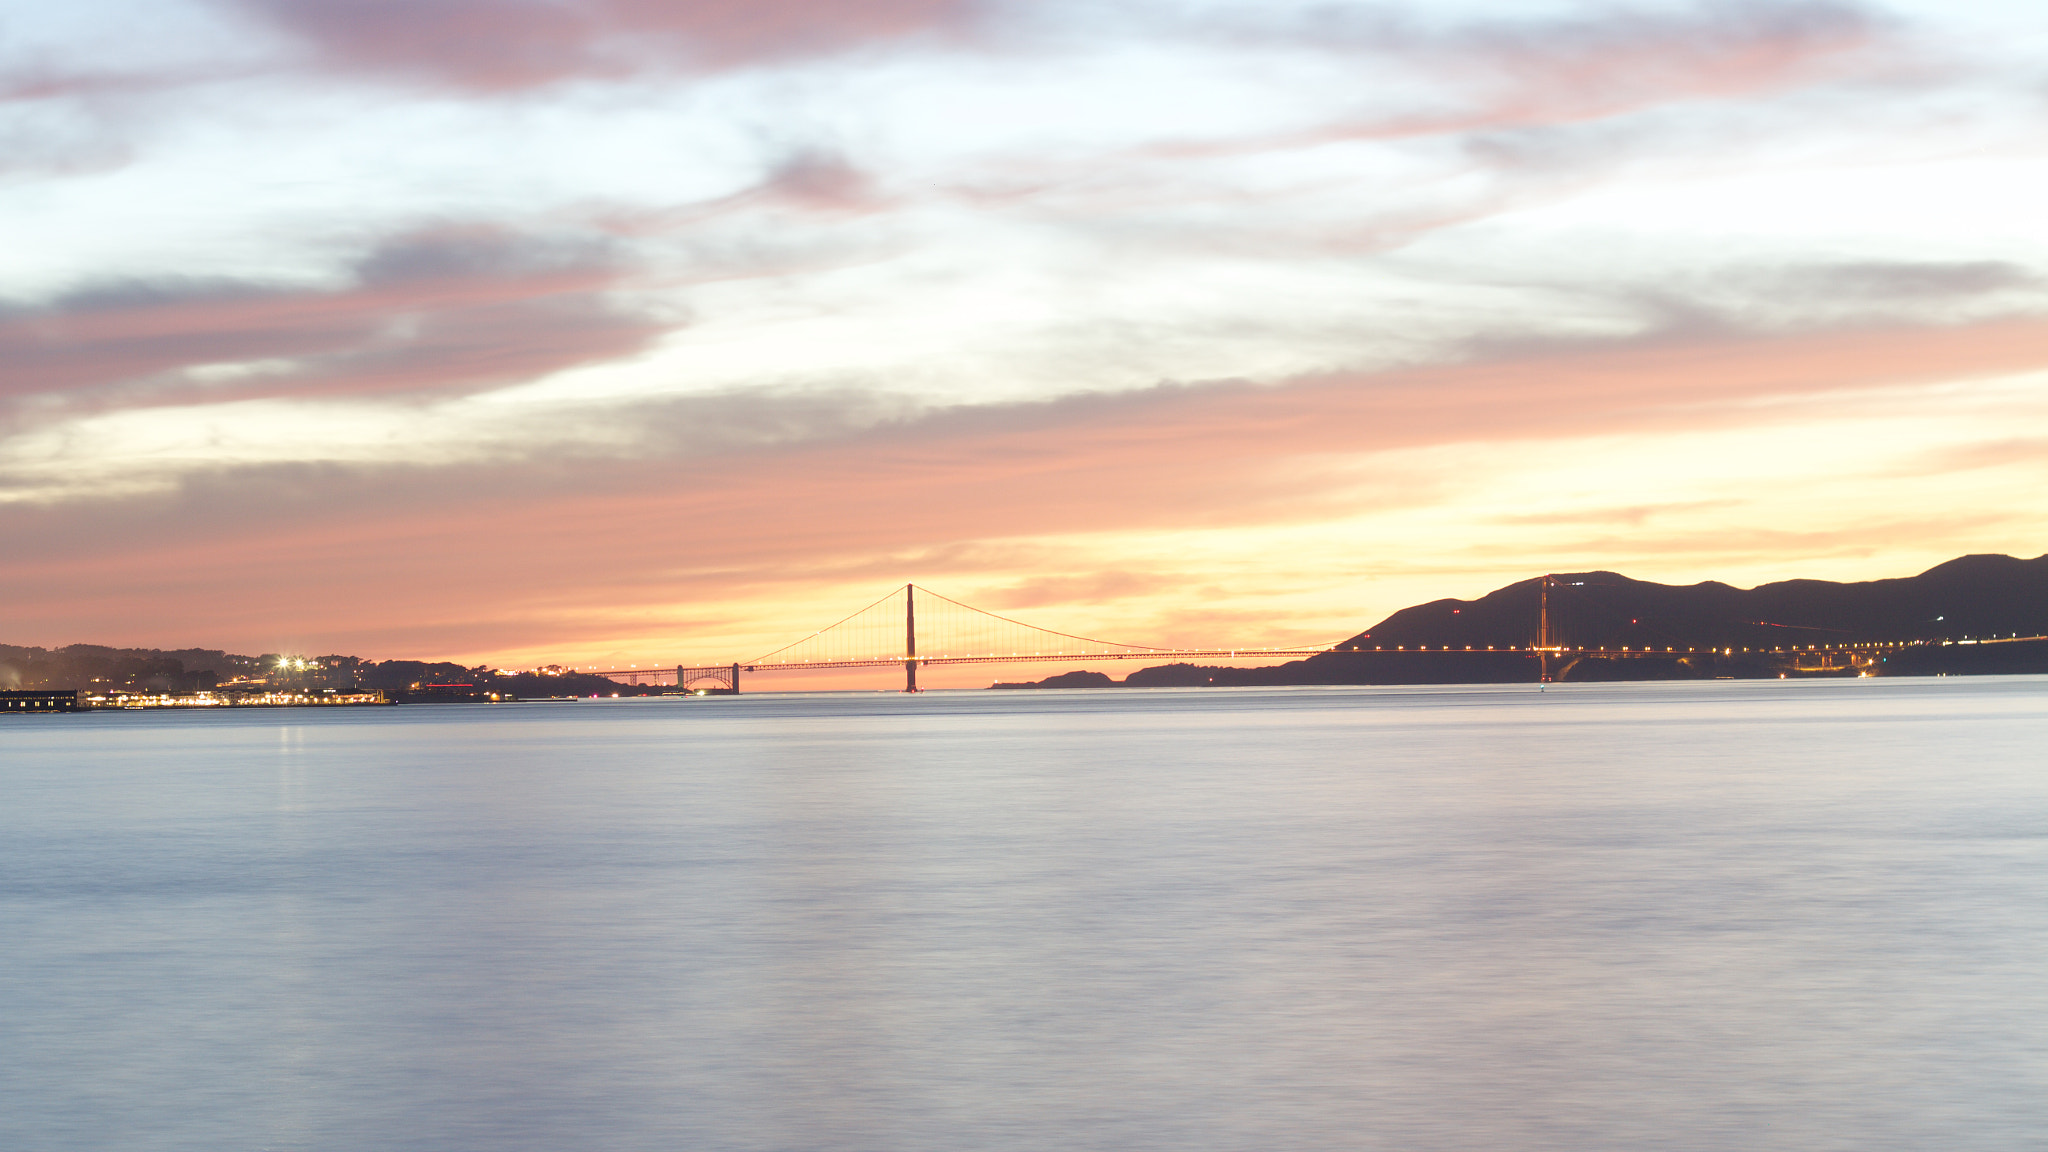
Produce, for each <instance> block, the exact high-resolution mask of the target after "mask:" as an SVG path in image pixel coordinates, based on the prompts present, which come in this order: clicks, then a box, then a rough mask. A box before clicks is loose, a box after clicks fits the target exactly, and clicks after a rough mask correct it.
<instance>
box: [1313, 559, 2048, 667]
mask: <svg viewBox="0 0 2048 1152" xmlns="http://www.w3.org/2000/svg"><path fill="white" fill-rule="evenodd" d="M1554 579H1555V582H1554V584H1553V586H1552V588H1551V590H1550V613H1551V636H1552V640H1553V642H1554V643H1557V644H1564V645H1570V646H1574V647H1585V648H1609V647H1616V648H1618V647H1622V646H1629V647H1638V648H1640V647H1649V646H1664V645H1670V646H1673V647H1727V646H1733V647H1738V648H1740V647H1770V646H1775V645H1783V644H1812V643H1854V642H1858V641H1898V640H1939V639H1965V638H1974V637H1988V636H1994V635H1997V636H2006V635H2013V634H2019V635H2027V636H2036V635H2043V634H2048V555H2044V556H2039V557H2036V558H2034V559H2032V560H2018V559H2014V558H2013V557H2011V556H1963V557H1959V558H1957V559H1954V560H1950V561H1947V562H1946V563H1943V564H1939V565H1936V566H1935V567H1933V568H1930V569H1928V570H1927V571H1925V572H1923V573H1921V574H1920V575H1918V576H1906V577H1900V578H1895V579H1888V580H1869V581H1863V582H1859V583H1846V584H1845V583H1837V582H1835V581H1831V580H1781V581H1778V582H1776V583H1771V584H1763V585H1759V586H1758V587H1756V588H1752V589H1748V590H1743V589H1740V588H1733V587H1730V586H1729V585H1726V584H1722V583H1720V582H1718V581H1706V582H1704V583H1700V584H1692V585H1670V584H1654V583H1651V582H1649V581H1647V580H1632V579H1630V578H1629V577H1627V576H1623V575H1621V574H1620V573H1618V572H1572V573H1559V574H1557V575H1556V577H1555V578H1554ZM1541 585H1542V580H1541V579H1540V578H1538V579H1533V580H1523V581H1519V582H1517V583H1514V584H1510V585H1508V586H1507V587H1505V588H1501V589H1497V590H1495V591H1493V592H1489V593H1487V594H1486V595H1485V596H1482V597H1480V598H1479V599H1477V600H1435V601H1431V602H1430V603H1428V604H1418V605H1416V606H1415V607H1412V608H1403V609H1401V610H1400V611H1399V612H1396V613H1394V614H1393V615H1391V616H1389V617H1387V618H1386V619H1385V620H1382V621H1380V622H1379V623H1378V624H1375V625H1373V626H1372V627H1371V628H1368V629H1366V630H1365V631H1364V632H1361V633H1359V634H1358V635H1356V636H1353V637H1351V638H1350V639H1348V640H1346V641H1345V642H1344V643H1343V644H1342V645H1340V647H1347V648H1365V649H1370V648H1373V647H1376V646H1377V647H1393V646H1396V645H1410V646H1412V645H1419V644H1427V645H1430V646H1433V647H1434V646H1441V645H1451V646H1454V647H1462V646H1463V645H1467V644H1470V645H1473V646H1474V647H1479V648H1484V647H1486V646H1488V645H1493V646H1497V647H1514V646H1527V645H1530V644H1533V643H1535V642H1536V639H1537V619H1538V613H1539V601H1540V599H1541V596H1542V589H1541Z"/></svg>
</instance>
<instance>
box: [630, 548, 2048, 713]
mask: <svg viewBox="0 0 2048 1152" xmlns="http://www.w3.org/2000/svg"><path fill="white" fill-rule="evenodd" d="M1540 583H1541V596H1540V600H1539V607H1538V616H1537V619H1536V620H1535V621H1533V623H1534V624H1535V625H1536V628H1535V635H1534V636H1533V637H1532V638H1531V642H1530V643H1527V644H1522V645H1472V644H1467V645H1463V646H1458V645H1427V644H1421V645H1407V644H1404V645H1388V646H1384V647H1382V646H1374V647H1370V648H1368V647H1366V646H1365V645H1363V644H1341V645H1340V644H1323V645H1313V646H1305V647H1304V646H1294V647H1273V648H1247V647H1222V646H1218V647H1209V648H1163V647H1153V646H1148V645H1143V644H1124V643H1118V642H1115V641H1109V640H1096V639H1092V638H1089V637H1086V636H1077V635H1074V634H1072V633H1068V632H1059V631H1055V630H1053V629H1050V628H1040V627H1038V626H1036V625H1032V624H1026V623H1024V622H1022V621H1019V620H1012V619H1010V618H1009V617H1007V616H1000V615H997V614H996V613H993V612H988V611H985V610H983V609H980V608H976V607H973V606H972V605H968V604H962V603H961V602H959V601H958V600H954V599H951V598H949V597H946V596H942V595H940V594H938V593H936V592H933V591H932V590H930V589H928V588H921V587H918V586H917V585H915V584H905V585H904V586H903V587H901V588H898V589H896V590H894V591H892V592H890V593H889V594H888V595H886V596H884V597H882V598H881V599H879V600H876V601H875V602H874V603H872V604H869V605H868V606H867V607H865V608H862V609H861V610H860V611H858V612H855V613H854V614H852V615H851V616H848V617H846V618H845V619H843V620H840V621H838V622H836V623H834V624H831V625H828V626H826V627H824V628H820V629H819V630H817V631H816V632H813V633H811V634H810V635H809V636H805V637H803V638H802V639H799V640H795V641H792V642H790V643H788V644H785V645H783V646H782V647H780V648H777V649H775V650H774V651H772V652H768V653H766V654H764V655H761V656H757V657H755V658H754V659H752V660H739V661H734V662H731V663H727V664H709V665H702V666H697V667H692V666H689V665H676V666H674V667H669V666H656V667H649V668H634V669H628V670H607V671H603V672H600V673H598V674H599V675H602V676H605V677H608V678H610V679H612V680H616V681H619V682H621V683H628V684H673V685H675V686H676V687H677V688H679V689H681V690H683V691H686V692H700V693H704V694H715V695H732V694H736V693H738V691H739V687H740V676H741V674H742V673H746V674H760V673H773V672H797V671H807V672H817V671H828V670H833V669H851V668H894V667H901V668H902V669H903V690H904V691H905V692H916V691H918V690H919V689H918V686H917V671H918V669H919V668H920V667H925V666H929V665H944V664H1026V663H1049V662H1057V663H1065V662H1070V661H1086V660H1157V661H1167V662H1171V661H1182V660H1195V659H1207V660H1218V659H1222V660H1248V659H1269V658H1305V657H1311V656H1319V655H1322V654H1324V653H1331V652H1361V653H1362V652H1378V653H1403V654H1407V653H1413V654H1417V655H1420V654H1424V653H1431V654H1448V653H1472V652H1496V653H1519V654H1521V655H1524V656H1528V657H1533V658H1535V659H1536V660H1537V661H1538V665H1537V673H1538V676H1537V678H1538V679H1539V680H1541V681H1543V682H1546V683H1547V682H1549V681H1552V680H1555V679H1562V678H1563V677H1564V676H1565V675H1566V674H1568V673H1569V672H1570V671H1571V669H1572V668H1574V667H1576V666H1577V665H1578V664H1579V663H1580V662H1582V661H1585V660H1638V659H1664V660H1672V659H1685V658H1688V657H1716V656H1718V657H1733V656H1736V655H1738V654H1739V655H1742V656H1768V657H1771V658H1773V659H1775V660H1777V661H1778V662H1779V664H1780V665H1781V666H1782V667H1784V668H1785V670H1786V671H1788V672H1798V673H1809V674H1810V673H1827V672H1837V673H1839V672H1857V671H1868V670H1871V669H1874V668H1875V667H1876V665H1877V664H1878V663H1879V662H1881V661H1882V660H1883V658H1884V657H1885V655H1886V654H1888V653H1891V652H1896V651H1899V650H1902V649H1905V648H1912V647H1924V646H1928V645H1935V644H1953V643H1965V644H1967V643H1987V644H1991V643H2012V642H2015V641H2019V640H2039V639H2042V637H2014V638H2009V639H2003V640H1982V641H1970V640H1963V641H1953V640H1925V639H1921V640H1900V641H1853V642H1839V643H1831V644H1830V643H1823V644H1805V645H1799V644H1786V645H1778V646H1775V647H1741V646H1728V647H1706V646H1692V647H1687V646H1682V645H1667V646H1663V647H1656V646H1648V645H1621V646H1614V645H1596V646H1573V645H1569V644H1564V643H1560V642H1558V639H1557V637H1556V635H1555V632H1554V623H1555V621H1554V619H1553V617H1554V613H1553V612H1552V605H1551V593H1552V589H1553V588H1557V587H1567V586H1572V587H1575V586H1576V584H1575V583H1572V582H1568V581H1563V580H1560V579H1559V578H1557V577H1555V576H1544V577H1542V578H1541V580H1540Z"/></svg>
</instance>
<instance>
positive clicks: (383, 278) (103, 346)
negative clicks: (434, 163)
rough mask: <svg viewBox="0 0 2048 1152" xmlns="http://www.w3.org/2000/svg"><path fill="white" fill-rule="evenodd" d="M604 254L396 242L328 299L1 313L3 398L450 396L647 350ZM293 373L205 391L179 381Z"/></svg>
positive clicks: (86, 302)
mask: <svg viewBox="0 0 2048 1152" xmlns="http://www.w3.org/2000/svg"><path fill="white" fill-rule="evenodd" d="M628 276H629V272H628V270H627V269H626V268H625V267H623V266H622V265H620V264H619V263H618V262H616V261H615V260H613V259H612V258H611V256H610V255H609V254H608V253H607V252H605V251H604V250H602V249H592V248H588V247H582V246H577V245H573V244H570V245H562V244H556V243H551V242H547V241H541V240H535V239H532V238H522V237H518V236H513V235H510V234H507V233H503V232H500V231H496V230H490V229H449V230H442V231H437V232H426V233H419V234H415V235H411V236H406V237H401V238H399V239H397V240H394V241H392V242H391V243H389V244H386V245H385V246H384V247H382V248H380V249H379V250H378V251H376V252H375V253H373V254H371V255H370V256H369V257H368V258H367V259H365V260H364V261H363V263H362V264H361V265H360V266H359V267H358V268H357V269H356V283H354V284H353V285H351V286H348V287H344V288H336V289H331V290H305V289H286V288H275V287H270V286H261V285H246V284H236V283H221V282H203V281H202V282H186V283H180V282H172V283H168V284H164V283H143V284H125V285H114V286H109V287H105V288H100V289H95V290H90V291H86V292H80V293H76V294H74V295H72V296H70V297H67V298H65V299H61V300H58V301H55V302H53V303H51V304H48V305H45V306H42V307H37V308H15V309H12V310H5V311H0V359H4V360H5V361H6V362H7V364H8V369H9V370H8V372H7V374H6V376H5V377H4V379H0V396H15V397H20V396H43V397H53V396H60V397H65V398H68V399H72V400H75V401H85V402H103V401H108V400H112V399H131V400H132V399H133V398H135V397H137V396H140V397H143V398H146V399H148V400H150V401H152V402H163V401H165V400H177V399H201V398H204V399H209V400H217V399H222V398H226V397H246V396H255V395H275V394H292V395H308V394H322V393H326V394H367V393H407V392H448V391H456V390H463V389H471V388H479V387H487V386H490V385H494V384H503V383H507V382H514V381H519V380H523V379H529V378H531V377H534V376H537V375H540V374H543V373H545V372H549V371H553V370H556V369H560V368H565V367H569V366H571V365H575V364H580V363H585V362H589V361H593V360H602V359H608V358H612V357H616V356H620V355H624V354H627V353H630V352H632V351H635V350H637V349H638V348H640V347H642V346H644V345H645V344H646V343H647V342H648V341H649V340H651V339H652V338H654V336H656V335H657V334H659V332H661V331H663V330H665V329H666V328H667V327H668V322H667V321H663V320H658V319H655V318H653V317H650V316H648V315H646V314H642V313H638V312H635V311H632V310H630V309H629V308H627V307H625V306H623V305H621V304H620V303H619V302H618V299H617V297H616V295H615V293H616V290H617V289H619V288H620V287H621V286H622V284H623V283H624V281H625V280H626V279H627V277H628ZM266 360H279V361H287V362H289V363H288V365H287V366H286V367H285V369H284V370H282V371H281V372H278V373H275V374H268V373H258V374H255V375H249V376H239V377H236V376H231V377H227V378H225V379H223V380H220V381H218V382H213V383H199V382H195V381H194V380H192V379H190V378H188V377H185V376H183V375H181V374H180V373H181V370H184V369H190V368H197V367H202V366H207V365H218V364H241V363H248V362H251V361H266Z"/></svg>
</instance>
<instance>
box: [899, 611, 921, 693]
mask: <svg viewBox="0 0 2048 1152" xmlns="http://www.w3.org/2000/svg"><path fill="white" fill-rule="evenodd" d="M903 655H904V657H905V659H904V661H903V690H904V691H905V692H915V691H917V690H918V687H917V585H915V584H905V585H904V586H903Z"/></svg>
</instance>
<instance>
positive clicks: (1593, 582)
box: [1005, 555, 2048, 688]
mask: <svg viewBox="0 0 2048 1152" xmlns="http://www.w3.org/2000/svg"><path fill="white" fill-rule="evenodd" d="M1543 584H1544V581H1543V579H1542V578H1541V577H1538V578H1535V579H1531V580H1522V581H1518V582H1516V583H1514V584H1510V585H1508V586H1507V587H1505V588H1498V589H1495V590H1494V591H1492V592H1489V593H1487V594H1486V595H1484V596H1481V597H1479V598H1478V599H1476V600H1432V601H1430V602H1429V603H1427V604H1417V605H1415V606H1414V607H1412V608H1403V609H1401V610H1400V611H1399V612H1396V613H1394V614H1393V615H1391V616H1389V617H1387V618H1386V619H1384V620H1382V621H1380V622H1379V623H1378V624H1375V625H1373V626H1372V627H1371V628H1368V629H1366V630H1365V631H1364V632H1361V633H1359V634H1358V635H1356V636H1353V637H1351V638H1350V639H1348V640H1346V641H1344V642H1343V643H1342V644H1340V645H1338V650H1337V651H1332V652H1324V653H1321V654H1319V655H1316V656H1311V657H1309V658H1308V659H1306V660H1296V661H1292V662H1290V663H1287V664H1283V665H1279V666H1277V667H1271V668H1230V667H1208V666H1203V665H1195V664H1167V665H1159V666H1156V667H1151V668H1141V669H1139V670H1137V671H1135V672H1132V673H1131V674H1130V675H1128V676H1126V677H1124V679H1123V680H1122V681H1121V683H1122V684H1124V685H1125V686H1128V687H1200V686H1207V685H1212V684H1213V685H1241V686H1242V685H1291V684H1474V683H1512V682H1516V681H1526V680H1533V679H1535V678H1536V677H1537V675H1538V664H1537V661H1536V659H1535V658H1534V657H1533V656H1530V655H1528V654H1526V653H1524V652H1511V651H1507V649H1528V648H1531V647H1534V646H1535V645H1536V644H1537V643H1538V640H1539V630H1540V624H1539V620H1540V616H1541V605H1542V600H1543ZM2010 636H2022V637H2027V636H2048V555H2043V556H2037V557H2035V558H2034V559H2032V560H2019V559H2015V558H2013V557H2011V556H1995V555H1980V556H1960V557H1957V558H1956V559H1954V560H1950V561H1947V562H1946V563H1942V564H1937V565H1935V566H1934V567H1932V568H1929V569H1928V570H1927V571H1925V572H1922V573H1920V574H1919V575H1918V576H1905V577H1898V578H1895V579H1887V580H1868V581H1862V582H1859V583H1837V582H1835V581H1831V580H1780V581H1777V582H1775V583H1771V584H1763V585H1759V586H1757V587H1755V588H1749V589H1742V588H1736V587H1733V586H1731V585H1728V584H1723V583H1721V582H1720V581H1717V580H1707V581H1703V582H1701V583H1698V584H1691V585H1671V584H1655V583H1652V582H1650V581H1647V580H1633V579H1630V578H1629V577H1627V576H1623V575H1622V574H1620V573H1619V572H1571V573H1559V574H1556V575H1554V576H1553V577H1551V587H1550V638H1549V639H1550V646H1551V647H1553V648H1566V649H1606V650H1616V649H1628V650H1630V651H1631V652H1632V653H1636V654H1638V655H1636V656H1634V657H1633V658H1613V657H1607V656H1598V655H1595V656H1573V655H1567V656H1561V657H1553V659H1552V668H1551V671H1552V673H1553V674H1554V675H1560V676H1564V677H1566V678H1568V679H1588V680H1665V679H1703V678H1710V677H1765V676H1768V677H1777V676H1781V675H1786V676H1790V675H1884V676H1898V675H1934V674H1948V673H2048V641H2031V642H2026V643H2019V644H1999V645H1990V644H1975V645H1973V644H1969V643H1954V644H1949V643H1943V642H1948V641H1960V642H1968V641H1976V640H1985V639H1994V638H1998V637H2010ZM1906 642H1921V643H1922V645H1923V646H1915V647H1910V648H1903V649H1901V648H1890V649H1888V650H1887V651H1886V652H1885V653H1883V654H1880V655H1872V656H1870V657H1869V658H1868V659H1866V660H1865V661H1864V662H1862V663H1857V662H1853V661H1850V662H1827V661H1811V660H1810V661H1807V662H1806V663H1804V664H1802V663H1801V661H1800V659H1799V658H1798V657H1796V656H1795V655H1793V654H1789V653H1786V652H1782V651H1779V652H1775V653H1774V652H1772V651H1770V650H1774V649H1789V648H1793V647H1807V646H1842V645H1853V644H1873V643H1874V644H1883V645H1897V644H1901V643H1906ZM1667 648H1669V649H1674V650H1675V651H1674V652H1673V653H1672V654H1671V655H1670V656H1669V657H1661V656H1660V657H1658V658H1650V657H1648V656H1646V655H1640V654H1642V653H1644V651H1645V650H1646V649H1650V650H1662V649H1667ZM1376 649H1377V651H1376ZM1416 649H1427V651H1426V652H1421V653H1418V652H1417V651H1416ZM1467 649H1471V650H1470V651H1468V650H1467ZM1488 649H1493V651H1488ZM1688 650H1690V651H1688ZM1707 650H1713V653H1719V654H1718V655H1715V654H1712V653H1708V652H1707ZM1073 676H1074V674H1072V673H1068V674H1065V675H1062V676H1054V677H1048V678H1047V679H1046V680H1043V681H1039V682H1037V683H1036V684H1012V685H1005V687H1013V688H1029V687H1053V686H1066V685H1077V684H1079V683H1081V681H1079V680H1076V679H1072V678H1071V677H1073ZM1089 683H1100V682H1099V681H1089ZM1112 683H1113V682H1112Z"/></svg>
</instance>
